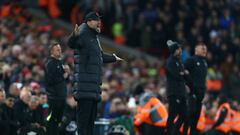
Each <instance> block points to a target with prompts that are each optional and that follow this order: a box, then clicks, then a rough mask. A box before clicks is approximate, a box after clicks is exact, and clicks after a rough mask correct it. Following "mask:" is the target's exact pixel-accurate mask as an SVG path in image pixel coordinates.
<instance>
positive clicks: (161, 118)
mask: <svg viewBox="0 0 240 135" xmlns="http://www.w3.org/2000/svg"><path fill="white" fill-rule="evenodd" d="M167 117H168V113H167V109H166V107H165V106H164V105H163V104H162V103H161V102H160V101H159V99H157V98H156V97H151V98H150V99H149V101H148V102H147V103H146V104H145V105H144V106H143V107H138V110H137V114H136V115H135V116H134V125H135V126H139V125H140V124H141V123H146V124H149V125H153V126H161V127H163V126H166V123H167Z"/></svg>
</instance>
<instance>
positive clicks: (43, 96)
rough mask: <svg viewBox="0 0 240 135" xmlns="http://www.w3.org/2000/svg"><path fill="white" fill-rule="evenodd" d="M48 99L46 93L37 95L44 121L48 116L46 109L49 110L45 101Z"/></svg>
mask: <svg viewBox="0 0 240 135" xmlns="http://www.w3.org/2000/svg"><path fill="white" fill-rule="evenodd" d="M47 98H48V97H47V93H46V92H40V93H39V106H40V107H41V108H42V110H43V114H42V115H43V117H44V119H46V118H47V116H48V112H49V111H48V109H49V105H48V103H47V100H48V99H47Z"/></svg>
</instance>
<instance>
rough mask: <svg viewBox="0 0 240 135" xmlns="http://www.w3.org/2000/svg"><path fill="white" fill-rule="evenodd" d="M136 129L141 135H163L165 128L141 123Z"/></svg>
mask: <svg viewBox="0 0 240 135" xmlns="http://www.w3.org/2000/svg"><path fill="white" fill-rule="evenodd" d="M138 129H139V132H140V133H141V135H165V127H158V126H153V125H148V124H146V123H142V124H141V125H140V126H139V127H138Z"/></svg>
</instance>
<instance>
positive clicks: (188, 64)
mask: <svg viewBox="0 0 240 135" xmlns="http://www.w3.org/2000/svg"><path fill="white" fill-rule="evenodd" d="M184 68H185V69H187V70H188V71H191V69H193V68H194V59H193V58H189V59H187V60H186V62H185V63H184Z"/></svg>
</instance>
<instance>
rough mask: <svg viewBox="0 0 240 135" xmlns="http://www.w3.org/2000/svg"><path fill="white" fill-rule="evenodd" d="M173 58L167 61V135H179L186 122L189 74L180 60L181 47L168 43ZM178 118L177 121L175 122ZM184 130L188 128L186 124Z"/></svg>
mask: <svg viewBox="0 0 240 135" xmlns="http://www.w3.org/2000/svg"><path fill="white" fill-rule="evenodd" d="M167 45H168V47H169V50H170V53H171V56H170V57H169V58H168V60H167V64H166V73H167V98H168V104H169V108H168V120H167V134H168V135H177V134H179V129H180V127H181V125H182V124H183V123H184V122H185V121H186V117H187V116H186V113H187V104H186V94H187V93H186V88H185V87H186V86H185V77H186V76H187V74H188V72H187V71H185V70H184V67H183V64H182V62H181V60H180V56H181V51H182V49H181V47H180V45H179V44H178V43H177V42H173V41H171V40H168V41H167ZM176 118H177V121H176V122H174V120H175V119H176ZM184 128H186V126H185V124H184Z"/></svg>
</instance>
